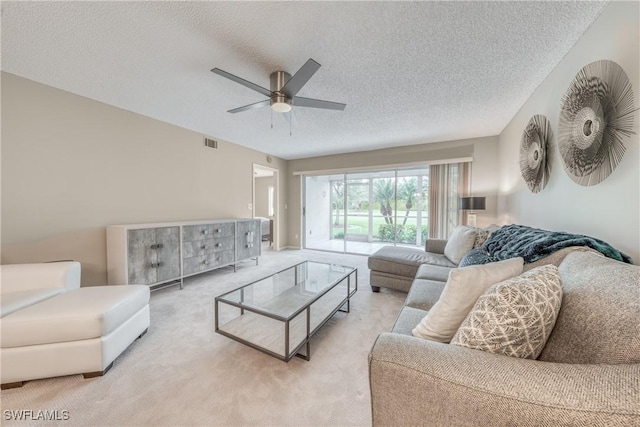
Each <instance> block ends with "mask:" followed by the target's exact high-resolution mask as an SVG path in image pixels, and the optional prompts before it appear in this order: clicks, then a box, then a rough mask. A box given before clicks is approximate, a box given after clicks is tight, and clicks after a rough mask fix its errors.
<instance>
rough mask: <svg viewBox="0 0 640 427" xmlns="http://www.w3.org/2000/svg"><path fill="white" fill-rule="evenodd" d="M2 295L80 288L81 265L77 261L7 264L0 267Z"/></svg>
mask: <svg viewBox="0 0 640 427" xmlns="http://www.w3.org/2000/svg"><path fill="white" fill-rule="evenodd" d="M0 280H1V281H2V293H5V292H18V291H27V290H31V289H44V288H66V289H67V290H71V289H77V288H79V287H80V263H79V262H76V261H65V262H52V263H37V264H7V265H3V266H0Z"/></svg>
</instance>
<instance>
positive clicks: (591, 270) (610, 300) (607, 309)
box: [540, 251, 640, 364]
mask: <svg viewBox="0 0 640 427" xmlns="http://www.w3.org/2000/svg"><path fill="white" fill-rule="evenodd" d="M558 270H559V271H560V277H561V278H562V287H563V289H562V290H563V296H562V306H561V308H560V313H559V314H558V320H557V321H556V325H555V327H554V328H553V331H552V332H551V336H550V337H549V340H548V341H547V345H546V346H545V347H544V349H543V350H542V354H541V355H540V360H544V361H547V362H560V363H588V364H599V363H605V364H619V363H640V266H637V265H630V264H625V263H622V262H619V261H615V260H612V259H611V258H606V257H604V256H602V255H601V254H599V253H596V252H591V251H590V252H579V251H575V252H572V253H570V254H568V255H567V256H566V257H565V259H564V261H562V263H561V264H560V267H558Z"/></svg>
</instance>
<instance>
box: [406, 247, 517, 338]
mask: <svg viewBox="0 0 640 427" xmlns="http://www.w3.org/2000/svg"><path fill="white" fill-rule="evenodd" d="M523 263H524V260H523V259H522V258H511V259H507V260H504V261H499V262H492V263H490V264H483V265H472V266H469V267H463V268H455V269H453V270H451V272H450V273H449V279H448V280H447V284H446V285H445V287H444V290H443V291H442V295H441V296H440V299H439V300H438V302H437V303H436V304H435V305H434V306H433V308H432V309H431V310H429V313H427V315H426V316H425V317H424V318H423V319H422V321H421V322H420V323H419V324H418V326H416V327H415V329H413V331H412V332H413V335H414V336H416V337H421V338H425V339H429V340H432V341H438V342H449V341H451V338H453V335H454V334H455V333H456V331H457V330H458V328H459V327H460V325H461V324H462V322H463V321H464V319H465V318H466V317H467V314H469V312H470V311H471V309H472V308H473V305H474V304H475V303H476V300H477V299H478V297H479V296H480V295H482V294H483V293H484V292H485V291H486V290H487V289H489V288H490V287H491V286H493V285H494V284H496V283H498V282H501V281H503V280H506V279H510V278H512V277H515V276H518V275H519V274H521V273H522V266H523Z"/></svg>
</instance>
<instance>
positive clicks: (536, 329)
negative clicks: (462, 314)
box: [451, 265, 562, 359]
mask: <svg viewBox="0 0 640 427" xmlns="http://www.w3.org/2000/svg"><path fill="white" fill-rule="evenodd" d="M561 302H562V283H561V281H560V274H559V273H558V268H557V267H556V266H555V265H544V266H542V267H538V268H535V269H533V270H529V271H527V272H525V273H522V274H521V275H520V276H518V277H514V278H512V279H508V280H505V281H503V282H500V283H497V284H495V285H493V286H492V287H491V288H489V290H487V292H485V293H484V294H483V295H482V296H480V298H478V301H477V302H476V304H475V306H474V307H473V310H471V313H469V315H468V316H467V318H466V319H465V320H464V322H462V325H461V326H460V329H458V332H456V334H455V335H454V337H453V339H452V340H451V344H454V345H459V346H462V347H468V348H473V349H476V350H483V351H487V352H489V353H494V354H502V355H505V356H513V357H520V358H524V359H536V358H537V357H538V356H539V355H540V353H541V352H542V349H543V348H544V346H545V344H546V342H547V339H548V338H549V335H550V334H551V331H552V330H553V326H554V325H555V323H556V319H557V317H558V312H559V311H560V304H561Z"/></svg>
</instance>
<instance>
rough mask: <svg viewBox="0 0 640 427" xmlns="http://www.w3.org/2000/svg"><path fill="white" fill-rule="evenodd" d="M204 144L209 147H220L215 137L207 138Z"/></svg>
mask: <svg viewBox="0 0 640 427" xmlns="http://www.w3.org/2000/svg"><path fill="white" fill-rule="evenodd" d="M204 146H205V147H209V148H218V141H216V140H215V139H209V138H205V139H204Z"/></svg>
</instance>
